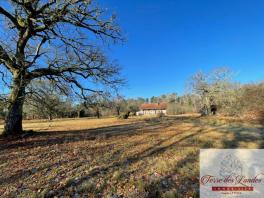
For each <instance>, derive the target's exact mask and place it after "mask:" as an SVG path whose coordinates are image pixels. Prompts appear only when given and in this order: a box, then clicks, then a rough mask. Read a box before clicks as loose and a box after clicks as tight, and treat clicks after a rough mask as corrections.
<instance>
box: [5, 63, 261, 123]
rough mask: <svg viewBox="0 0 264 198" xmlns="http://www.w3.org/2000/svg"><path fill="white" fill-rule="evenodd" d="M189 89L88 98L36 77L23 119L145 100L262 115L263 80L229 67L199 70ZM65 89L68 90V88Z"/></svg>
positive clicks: (85, 113) (109, 109) (190, 109)
mask: <svg viewBox="0 0 264 198" xmlns="http://www.w3.org/2000/svg"><path fill="white" fill-rule="evenodd" d="M187 85H188V86H187V88H188V90H187V92H186V94H183V95H178V94H177V93H170V94H163V95H160V96H153V97H150V98H143V97H139V98H128V99H126V98H125V97H122V96H120V95H116V96H113V95H107V94H106V95H100V94H99V95H98V94H91V95H89V96H87V98H86V100H81V99H80V98H78V97H76V96H75V95H74V94H73V93H72V90H71V89H70V88H67V87H64V89H63V90H64V91H62V90H61V89H59V88H57V87H56V83H52V82H50V81H33V82H32V83H31V85H30V87H29V90H30V94H28V95H27V96H26V98H25V106H24V111H23V118H24V119H49V120H52V119H54V118H76V117H97V118H101V117H108V116H117V117H122V115H124V114H127V113H128V112H129V115H135V114H136V112H137V111H139V110H140V106H141V105H142V104H144V103H167V114H168V115H178V114H184V113H201V114H202V115H210V114H212V112H211V109H210V107H211V106H212V105H214V106H216V108H217V113H218V114H221V115H227V116H251V117H252V116H255V117H257V116H259V117H261V116H262V114H263V112H264V102H263V97H264V83H256V84H244V85H241V84H239V83H237V82H235V81H234V72H232V71H231V70H230V69H228V68H226V67H222V68H217V69H215V70H213V71H212V72H209V73H203V72H197V73H195V74H194V75H193V76H192V77H191V78H190V80H189V81H188V82H187ZM65 91H66V92H65ZM6 112H7V109H6V105H5V104H4V100H2V101H1V102H0V117H2V119H3V118H4V117H5V116H6Z"/></svg>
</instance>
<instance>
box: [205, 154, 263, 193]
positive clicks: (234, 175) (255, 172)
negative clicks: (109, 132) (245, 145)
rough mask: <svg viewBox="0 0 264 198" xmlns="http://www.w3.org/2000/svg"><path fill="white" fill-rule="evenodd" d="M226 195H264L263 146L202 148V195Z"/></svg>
mask: <svg viewBox="0 0 264 198" xmlns="http://www.w3.org/2000/svg"><path fill="white" fill-rule="evenodd" d="M226 197H228V198H232V197H235V198H238V197H239V198H240V197H241V198H263V197H264V149H201V150H200V198H226Z"/></svg>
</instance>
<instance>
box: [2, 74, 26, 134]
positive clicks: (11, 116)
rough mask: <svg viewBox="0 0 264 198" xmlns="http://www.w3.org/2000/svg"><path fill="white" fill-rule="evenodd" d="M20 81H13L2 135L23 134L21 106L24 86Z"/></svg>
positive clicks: (23, 98)
mask: <svg viewBox="0 0 264 198" xmlns="http://www.w3.org/2000/svg"><path fill="white" fill-rule="evenodd" d="M21 81H22V80H20V79H14V82H13V87H12V89H11V93H10V96H9V98H8V103H9V104H8V113H7V115H6V119H5V127H4V132H3V135H17V134H21V133H22V132H23V128H22V118H23V104H24V100H25V84H23V83H22V82H21Z"/></svg>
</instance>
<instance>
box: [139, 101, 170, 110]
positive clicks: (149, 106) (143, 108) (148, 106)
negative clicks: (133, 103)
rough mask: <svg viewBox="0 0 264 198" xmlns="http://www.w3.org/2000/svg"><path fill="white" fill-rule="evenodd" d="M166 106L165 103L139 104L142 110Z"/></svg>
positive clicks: (158, 108)
mask: <svg viewBox="0 0 264 198" xmlns="http://www.w3.org/2000/svg"><path fill="white" fill-rule="evenodd" d="M166 108H167V104H166V103H145V104H142V105H141V109H142V110H165V109H166Z"/></svg>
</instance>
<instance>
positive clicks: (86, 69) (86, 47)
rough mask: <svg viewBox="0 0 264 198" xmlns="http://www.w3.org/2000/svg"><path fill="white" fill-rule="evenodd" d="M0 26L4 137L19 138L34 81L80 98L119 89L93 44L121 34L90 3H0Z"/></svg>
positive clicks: (114, 75)
mask: <svg viewBox="0 0 264 198" xmlns="http://www.w3.org/2000/svg"><path fill="white" fill-rule="evenodd" d="M1 19H4V20H1ZM0 25H1V26H2V27H1V29H2V30H4V31H3V32H1V34H2V35H1V39H0V67H1V68H2V69H3V70H4V72H7V73H8V75H7V76H9V77H11V81H10V83H9V81H7V82H6V83H7V85H6V86H9V90H10V93H9V98H8V113H7V116H6V120H5V127H4V134H5V135H9V134H19V133H21V132H22V111H23V104H24V99H25V95H26V88H27V87H28V85H29V84H30V82H31V81H32V80H34V79H49V80H52V81H53V82H56V86H58V87H60V86H61V85H62V84H65V83H67V84H69V86H71V88H72V89H73V90H74V91H75V93H76V94H78V95H80V96H83V97H85V95H86V93H87V92H98V93H99V92H103V90H104V89H105V88H103V87H106V86H107V87H110V88H114V89H115V88H116V87H117V85H118V84H119V83H122V79H120V78H119V77H118V74H119V67H118V66H116V64H115V63H110V62H109V61H108V60H107V58H106V57H105V56H104V55H103V54H102V53H101V52H100V50H99V49H98V45H96V44H95V43H98V42H97V41H98V40H101V41H103V43H105V42H107V41H113V42H116V41H120V40H122V37H121V34H120V29H119V27H118V26H117V25H116V23H115V16H113V15H111V16H107V13H106V12H105V10H103V9H101V8H100V7H98V6H97V5H95V4H94V2H93V1H91V0H63V1H62V0H49V1H48V0H9V1H1V3H0ZM2 30H1V31H2ZM98 38H99V39H98ZM1 71H2V70H1ZM4 72H3V71H2V72H1V74H4ZM8 83H9V84H8ZM99 84H100V85H99ZM95 87H97V88H98V87H99V88H100V89H96V88H95Z"/></svg>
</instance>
